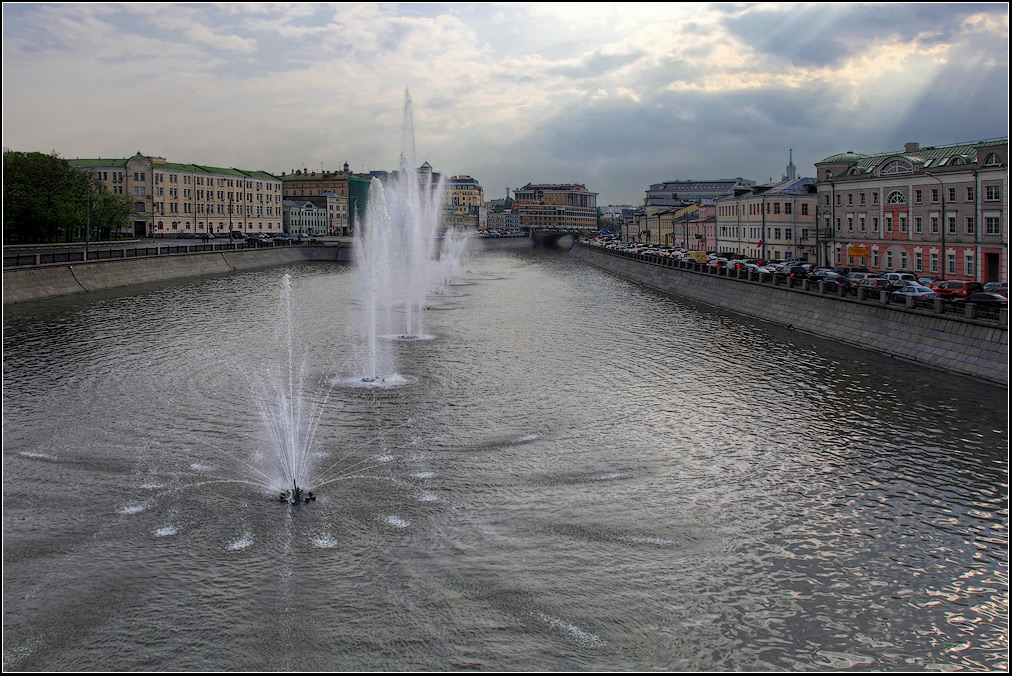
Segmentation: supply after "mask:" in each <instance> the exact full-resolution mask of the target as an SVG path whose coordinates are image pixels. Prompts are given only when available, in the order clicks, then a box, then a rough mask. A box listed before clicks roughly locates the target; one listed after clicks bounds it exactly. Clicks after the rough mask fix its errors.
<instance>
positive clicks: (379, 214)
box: [353, 91, 443, 386]
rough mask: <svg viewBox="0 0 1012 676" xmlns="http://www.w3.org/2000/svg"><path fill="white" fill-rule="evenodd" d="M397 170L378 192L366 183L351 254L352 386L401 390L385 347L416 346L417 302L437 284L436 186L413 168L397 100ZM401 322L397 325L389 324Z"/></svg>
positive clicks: (419, 335)
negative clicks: (354, 288)
mask: <svg viewBox="0 0 1012 676" xmlns="http://www.w3.org/2000/svg"><path fill="white" fill-rule="evenodd" d="M401 132H402V151H401V157H400V167H399V169H398V171H397V172H396V175H395V177H394V178H393V179H392V180H391V181H390V182H389V184H388V185H386V186H384V185H383V183H382V182H381V181H379V180H378V179H375V178H374V179H373V181H372V184H371V185H370V187H369V200H368V205H367V208H366V214H365V222H364V223H363V226H362V229H361V231H360V233H359V242H358V244H357V246H356V247H355V257H356V263H357V264H358V271H359V280H358V295H359V299H360V302H359V311H360V312H361V314H362V316H361V321H360V323H359V325H360V326H361V327H362V331H363V334H364V335H363V336H362V338H363V342H364V348H363V351H362V358H361V359H360V364H359V373H358V375H357V377H356V378H354V379H353V381H354V383H355V384H359V385H374V386H381V385H390V384H396V383H398V382H403V377H402V376H399V375H398V374H397V372H396V369H395V366H394V363H393V358H392V355H391V352H390V348H389V346H387V345H386V343H388V342H389V341H391V340H424V339H428V338H431V337H432V336H430V335H428V334H426V333H425V313H424V310H425V297H426V295H427V293H428V292H429V290H430V289H432V288H433V286H434V284H435V283H436V281H437V280H438V278H439V274H438V272H439V262H438V261H436V260H435V253H436V235H437V231H438V228H439V220H440V213H441V205H442V193H443V184H442V181H441V180H437V181H433V179H432V173H431V171H427V170H426V171H423V170H421V169H419V168H417V164H416V161H415V138H414V121H413V113H412V105H411V95H410V93H409V92H407V91H405V93H404V123H403V126H402V129H401ZM398 316H399V317H401V318H402V322H401V321H397V318H398Z"/></svg>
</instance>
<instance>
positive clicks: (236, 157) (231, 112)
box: [3, 3, 1008, 203]
mask: <svg viewBox="0 0 1012 676" xmlns="http://www.w3.org/2000/svg"><path fill="white" fill-rule="evenodd" d="M3 30H4V39H3V56H4V62H3V68H4V83H3V87H4V130H3V133H4V144H5V146H7V147H13V148H16V149H24V150H37V149H42V150H44V151H48V150H49V149H51V148H56V149H58V150H60V151H61V152H63V153H64V154H65V155H68V156H72V157H73V156H80V157H87V156H110V155H113V156H116V155H119V156H127V155H130V154H132V153H133V152H135V151H137V150H142V151H143V152H148V153H151V154H157V155H163V156H166V157H168V158H170V159H173V160H176V161H183V162H187V161H192V162H199V163H204V164H211V165H226V166H249V167H256V168H263V169H267V170H276V171H278V172H280V171H282V170H288V169H290V168H292V167H299V166H303V165H305V166H310V167H319V166H320V165H321V164H322V165H324V166H325V167H337V166H340V164H342V163H343V162H344V161H346V160H347V161H348V162H349V163H350V164H351V165H352V167H353V168H355V169H356V170H361V169H371V168H379V169H392V168H394V167H393V165H394V164H395V163H396V161H397V158H398V156H399V154H400V148H399V145H400V125H401V114H402V108H403V95H404V90H405V87H410V89H411V93H412V96H413V98H414V104H415V126H416V145H417V147H418V152H419V155H421V156H424V157H425V159H428V160H429V161H430V162H431V163H432V164H433V165H434V166H435V167H436V169H437V171H441V172H443V173H446V174H456V173H464V174H469V175H472V176H474V177H476V178H477V179H478V180H479V181H481V182H482V183H487V184H489V185H494V186H503V187H504V186H507V185H509V186H514V187H515V186H518V185H523V184H524V183H526V182H528V181H544V182H550V181H556V180H557V181H576V182H585V183H586V184H587V186H588V188H589V189H591V190H594V191H596V192H600V193H601V199H602V201H606V202H610V203H617V202H637V201H639V200H640V199H641V198H642V194H643V190H644V189H645V188H646V186H648V185H649V184H650V183H656V182H657V181H660V180H666V179H669V178H672V177H676V176H682V177H685V176H695V177H707V176H710V177H713V176H717V177H722V176H744V177H746V178H749V177H751V178H755V179H756V180H765V178H768V177H769V176H770V175H774V176H778V175H779V174H780V172H781V171H782V168H783V164H784V163H785V162H786V159H785V158H786V149H787V148H789V147H793V148H794V150H795V162H796V164H797V165H798V167H799V170H800V171H801V172H802V173H806V171H807V172H809V173H810V171H811V167H810V163H811V162H814V161H816V160H819V159H821V158H822V157H825V156H827V155H829V154H832V153H833V152H838V151H839V150H841V149H853V150H856V151H861V150H862V149H864V150H865V151H871V152H874V151H878V150H881V149H883V148H885V149H888V148H890V147H892V146H894V145H896V144H899V146H901V145H902V139H905V138H906V137H908V136H917V138H918V140H920V141H921V142H923V143H930V144H939V143H945V142H948V141H960V140H964V138H965V136H964V135H965V134H969V135H970V136H971V137H973V138H975V137H978V136H996V135H1000V134H1002V133H1005V132H1006V130H1007V122H1008V103H1007V102H1008V84H1007V83H1008V10H1007V6H1006V5H945V4H942V5H923V4H922V5H902V4H899V5H875V4H871V5H864V4H861V5H858V4H846V3H841V4H828V5H827V4H820V5H817V6H816V5H782V4H772V5H753V4H747V5H745V4H719V5H702V4H690V3H648V4H644V5H637V4H634V3H622V4H610V3H590V4H585V5H581V6H579V7H578V8H577V9H574V8H573V5H572V3H561V4H545V5H542V4H519V5H517V4H450V5H434V4H408V5H395V4H381V3H357V4H350V3H337V4H317V3H297V4H286V3H262V4H261V3H252V4H233V3H229V4H220V5H218V4H199V5H158V4H139V5H117V4H86V3H78V4H72V5H5V6H4V26H3ZM907 140H910V139H907ZM806 164H807V165H809V166H806ZM496 192H497V194H498V193H499V192H501V188H496Z"/></svg>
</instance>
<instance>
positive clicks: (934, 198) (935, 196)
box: [931, 188, 938, 204]
mask: <svg viewBox="0 0 1012 676" xmlns="http://www.w3.org/2000/svg"><path fill="white" fill-rule="evenodd" d="M931 203H932V204H938V188H932V189H931Z"/></svg>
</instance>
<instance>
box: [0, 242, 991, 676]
mask: <svg viewBox="0 0 1012 676" xmlns="http://www.w3.org/2000/svg"><path fill="white" fill-rule="evenodd" d="M469 268H470V269H469V271H468V274H466V275H465V277H464V278H463V279H462V280H460V283H461V284H466V285H467V289H468V291H467V293H466V294H460V295H455V297H454V299H453V304H452V305H448V306H446V307H445V308H442V309H443V311H440V312H433V313H431V314H430V315H429V317H428V320H427V324H426V330H427V332H429V333H431V334H432V335H433V336H434V338H433V339H432V340H427V341H412V342H396V343H394V344H393V348H394V349H395V350H397V353H398V356H397V360H398V364H399V365H401V366H400V368H401V369H402V370H403V371H404V374H403V375H404V377H405V378H406V380H407V382H406V383H405V384H403V385H401V386H399V387H389V388H361V387H359V388H352V387H341V386H340V385H339V384H338V385H337V386H333V383H334V382H338V383H340V379H341V378H344V377H349V376H351V375H352V363H353V361H352V358H351V357H352V353H353V352H354V350H353V346H352V344H351V341H353V336H355V335H356V331H355V330H354V329H355V327H353V326H350V325H349V324H350V321H351V320H350V318H351V317H352V316H353V314H352V313H351V312H350V311H349V305H350V304H351V291H352V290H351V289H350V288H349V287H350V280H351V274H350V270H349V269H348V268H346V267H343V266H340V265H337V264H333V265H332V264H323V263H320V264H306V265H302V266H298V267H293V268H291V269H290V270H288V272H290V273H291V275H292V283H293V289H294V293H295V294H296V296H297V300H298V302H297V308H298V313H299V314H298V316H297V317H296V318H295V321H296V324H297V326H298V329H299V335H300V336H301V343H302V344H303V346H304V347H305V350H306V356H307V360H308V363H309V364H310V367H309V369H308V370H309V373H307V377H306V382H307V383H318V384H319V387H318V388H316V389H314V388H313V387H307V388H306V391H305V396H306V397H307V398H308V404H310V405H312V406H320V407H322V408H323V411H324V414H323V417H322V418H321V420H320V423H319V427H318V429H317V431H316V438H315V442H314V447H313V450H314V451H315V455H314V457H313V462H314V464H315V465H316V469H317V470H318V471H322V470H327V471H328V476H340V477H341V478H342V479H341V480H340V481H334V482H333V483H330V484H328V485H326V486H323V487H321V488H320V489H319V490H318V491H317V496H318V500H317V501H316V502H314V503H312V504H309V505H286V504H280V503H279V502H277V500H276V496H273V495H268V494H266V493H265V492H261V491H260V490H258V489H256V488H254V487H252V486H250V485H249V484H245V483H236V482H234V481H232V480H231V479H233V478H234V477H236V476H237V473H241V472H242V471H244V470H245V469H246V468H248V467H249V466H250V465H251V464H255V463H256V461H257V457H258V454H262V453H264V452H265V449H266V448H267V447H268V445H269V441H270V440H269V439H266V438H265V436H264V432H263V431H262V429H261V428H262V424H261V422H260V420H259V417H258V414H257V411H256V408H255V406H254V405H253V403H252V402H251V401H250V395H249V390H248V388H246V385H245V383H244V382H243V379H242V377H241V373H242V372H243V369H248V368H251V367H257V366H260V365H263V364H268V363H271V360H274V359H280V358H281V355H276V354H274V351H275V350H276V348H275V347H274V346H276V345H277V341H276V339H275V338H276V337H275V336H274V330H275V328H274V326H273V323H274V317H275V316H276V307H277V289H278V283H279V280H280V279H281V275H282V274H283V273H284V272H285V271H284V270H269V271H262V272H256V273H249V274H242V275H234V276H230V277H222V278H215V279H205V280H200V281H190V282H180V283H176V284H171V285H166V286H158V287H145V288H143V289H139V290H135V291H131V292H129V293H126V292H119V293H108V294H94V295H90V296H88V297H77V298H73V299H63V300H60V299H57V300H53V301H46V302H42V303H34V304H28V305H24V306H15V307H11V308H6V309H5V313H4V532H5V538H4V596H5V607H4V667H5V668H6V669H11V670H41V669H53V670H99V669H117V670H130V669H133V670H139V669H142V670H168V669H176V670H197V669H201V670H204V669H206V670H238V669H242V670H250V669H266V670H281V669H284V670H289V669H298V670H316V669H320V670H322V669H327V670H333V669H335V668H340V669H346V670H352V669H366V670H451V669H452V670H458V669H459V670H464V669H482V670H492V669H510V670H563V669H584V670H586V669H602V670H605V669H612V670H633V669H652V670H660V669H666V670H693V671H695V670H700V671H701V670H749V669H753V670H760V669H763V670H788V669H790V670H794V669H797V670H821V669H862V670H921V669H932V670H934V669H956V668H963V669H1001V668H1004V667H1005V666H1006V655H1007V634H1006V632H1005V628H1006V626H1007V617H1008V606H1007V585H1008V577H1007V546H1006V545H1007V520H1008V511H1007V462H1006V460H1007V455H1006V452H1007V409H1006V401H1007V396H1006V391H1005V390H1000V389H997V388H994V387H991V386H987V385H982V384H978V383H976V382H974V381H969V380H965V379H961V378H957V377H953V376H948V375H945V374H942V373H939V372H934V371H929V370H926V369H924V368H922V367H917V366H913V365H909V364H905V363H902V362H898V361H895V360H891V359H888V358H886V357H882V356H879V355H874V354H869V353H864V352H858V351H855V350H852V349H850V348H846V347H842V346H837V345H834V344H832V343H828V342H825V341H822V340H818V339H814V338H812V337H809V336H805V335H802V334H797V333H794V332H791V331H788V330H784V329H780V328H777V327H773V326H769V325H765V324H760V323H757V322H752V321H750V320H742V319H741V318H737V317H731V316H727V315H724V314H722V313H720V312H718V311H715V310H714V309H712V308H708V307H706V306H702V305H694V304H686V303H682V302H679V301H676V300H672V299H670V298H667V297H664V296H662V295H659V294H656V293H654V292H651V291H648V290H645V289H643V288H642V287H639V286H636V285H634V284H631V283H628V282H625V281H623V280H619V279H616V278H614V277H610V276H608V275H607V274H605V273H602V272H600V271H598V270H596V269H594V268H591V267H588V266H585V265H582V264H580V263H578V262H576V261H572V260H570V259H569V258H567V257H566V256H564V255H561V254H553V255H539V254H536V253H535V254H524V255H511V254H508V253H496V254H488V255H485V256H481V257H475V258H473V259H472V260H471V262H470V263H469ZM438 302H439V301H438V300H435V301H434V303H438ZM335 379H336V380H335ZM328 392H329V395H328V394H327V393H328Z"/></svg>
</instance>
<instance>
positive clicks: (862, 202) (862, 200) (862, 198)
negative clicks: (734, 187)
mask: <svg viewBox="0 0 1012 676" xmlns="http://www.w3.org/2000/svg"><path fill="white" fill-rule="evenodd" d="M860 197H861V206H864V204H865V201H864V193H861V195H860Z"/></svg>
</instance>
